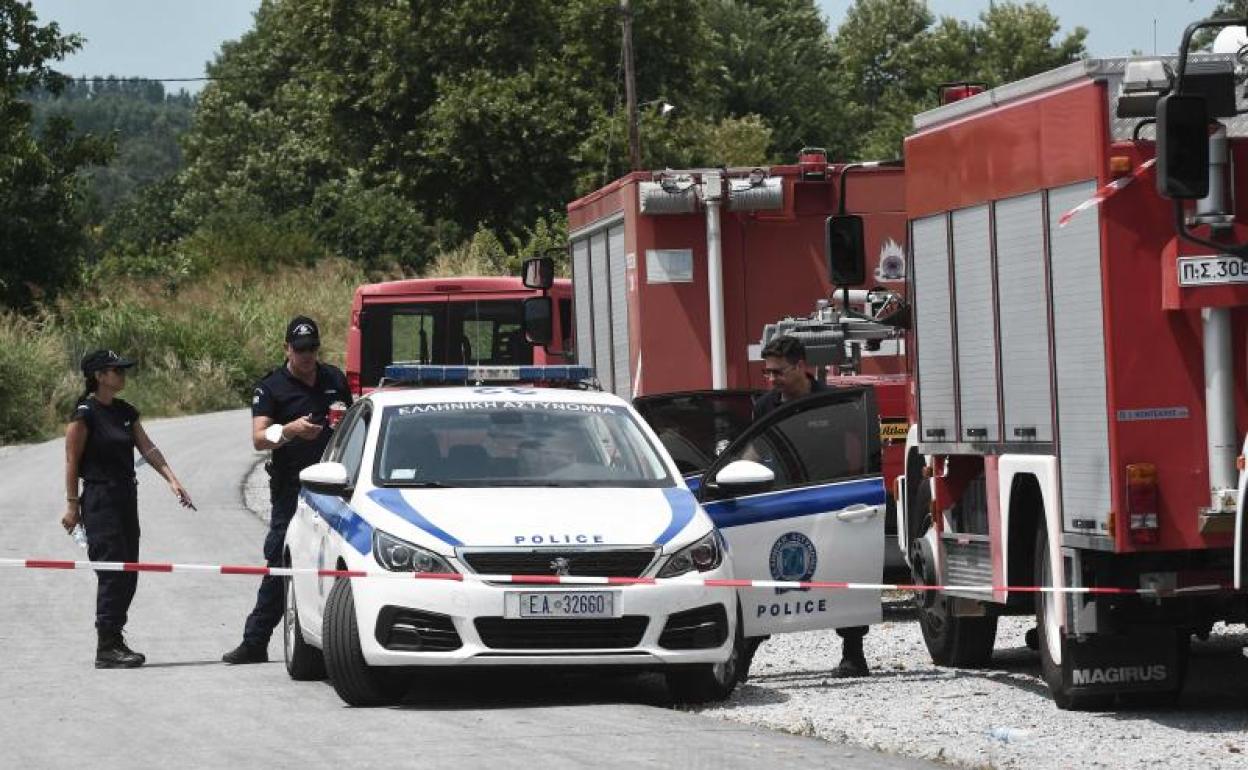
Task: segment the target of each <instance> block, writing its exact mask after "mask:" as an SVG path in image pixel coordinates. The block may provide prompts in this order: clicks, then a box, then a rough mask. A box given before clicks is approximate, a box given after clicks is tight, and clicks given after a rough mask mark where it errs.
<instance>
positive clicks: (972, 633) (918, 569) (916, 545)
mask: <svg viewBox="0 0 1248 770" xmlns="http://www.w3.org/2000/svg"><path fill="white" fill-rule="evenodd" d="M931 499H932V491H931V486H930V485H929V484H921V485H920V486H919V487H918V489H917V491H916V494H915V505H916V508H915V510H920V511H924V510H930V509H931ZM929 526H930V525H929ZM924 534H926V529H925V530H924V532H922V533H920V534H919V535H918V536H917V538H916V539H915V540H913V541H911V544H910V565H911V567H912V568H913V576H914V580H915V581H916V582H917V583H919V584H921V585H935V584H936V583H938V582H939V580H938V578H937V577H936V571H935V567H934V565H933V563H932V559H933V556H932V554H931V553H930V548H929V547H928V545H927V541H926V540H924V539H923V535H924ZM918 605H919V629H920V630H921V631H922V632H923V643H924V644H925V645H926V646H927V653H928V655H930V656H931V658H932V662H933V663H935V664H936V665H938V666H952V667H954V668H982V667H984V666H986V665H988V663H989V662H990V661H991V660H992V652H993V648H994V646H995V644H996V640H997V616H996V615H984V616H982V617H959V616H956V615H954V614H953V600H952V599H951V598H950V597H948V596H945V595H943V594H941V593H940V592H939V591H925V592H923V594H922V595H920V596H919V597H918Z"/></svg>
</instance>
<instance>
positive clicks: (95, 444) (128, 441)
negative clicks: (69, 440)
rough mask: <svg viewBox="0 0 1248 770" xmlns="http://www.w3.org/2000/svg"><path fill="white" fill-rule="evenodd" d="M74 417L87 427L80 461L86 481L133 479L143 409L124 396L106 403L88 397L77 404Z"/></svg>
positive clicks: (81, 472)
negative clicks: (136, 428)
mask: <svg viewBox="0 0 1248 770" xmlns="http://www.w3.org/2000/svg"><path fill="white" fill-rule="evenodd" d="M70 419H71V420H81V421H82V422H83V423H84V424H85V425H86V426H87V443H86V446H84V447H83V450H82V458H81V459H80V460H79V461H78V475H79V476H81V477H82V478H83V479H84V480H86V481H129V480H130V479H133V478H134V426H135V423H137V422H138V421H139V410H138V409H135V408H134V407H133V406H131V405H130V404H129V403H128V402H126V401H122V400H121V399H120V398H114V399H113V400H112V402H111V403H108V404H102V403H100V402H99V401H96V400H95V397H94V396H88V397H86V398H84V399H82V400H81V401H79V402H78V405H77V406H76V407H74V414H73V417H71V418H70Z"/></svg>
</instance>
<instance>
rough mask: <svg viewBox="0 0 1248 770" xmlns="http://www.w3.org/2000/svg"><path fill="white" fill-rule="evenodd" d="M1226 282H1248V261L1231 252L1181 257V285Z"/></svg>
mask: <svg viewBox="0 0 1248 770" xmlns="http://www.w3.org/2000/svg"><path fill="white" fill-rule="evenodd" d="M1225 283H1248V261H1245V260H1242V259H1240V258H1239V257H1234V256H1231V255H1230V254H1218V255H1216V256H1208V257H1180V258H1179V285H1180V286H1210V285H1217V284H1225Z"/></svg>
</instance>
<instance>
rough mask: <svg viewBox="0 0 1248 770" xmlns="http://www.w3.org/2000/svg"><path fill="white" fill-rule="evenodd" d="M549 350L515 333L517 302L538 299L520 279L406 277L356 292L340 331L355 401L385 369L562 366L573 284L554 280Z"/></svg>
mask: <svg viewBox="0 0 1248 770" xmlns="http://www.w3.org/2000/svg"><path fill="white" fill-rule="evenodd" d="M547 293H548V295H549V296H550V297H551V300H552V302H553V307H554V309H555V313H554V318H553V319H552V322H553V324H554V334H553V339H552V341H551V344H549V345H547V346H545V347H538V348H534V347H533V346H531V345H529V344H527V343H526V342H525V340H524V334H523V332H522V331H521V328H520V326H521V318H522V310H521V307H522V304H523V302H524V300H525V299H527V298H529V297H535V296H539V295H541V292H540V291H538V290H535V289H529V288H525V286H524V285H523V284H522V282H521V279H520V278H510V277H489V278H475V277H469V278H461V277H456V278H412V279H408V280H401V281H387V282H385V283H371V284H366V285H364V286H360V287H358V288H356V290H355V299H354V300H353V301H352V303H351V326H350V328H349V329H348V332H347V372H346V374H347V382H348V383H349V384H350V386H351V392H352V393H354V394H355V395H357V396H358V395H360V394H361V393H365V392H368V391H370V390H372V389H373V388H375V387H377V383H378V382H379V381H380V379H381V376H382V373H383V372H384V371H385V368H386V366H387V365H389V364H391V363H393V362H395V361H411V362H417V363H422V364H498V365H519V364H539V365H541V364H559V363H567V362H569V361H567V360H565V359H569V358H570V355H565V352H564V351H567V350H569V349H570V348H571V338H572V324H573V320H572V283H571V281H569V280H567V279H566V278H563V279H557V280H555V281H554V286H553V287H551V289H550V290H549V291H548V292H547Z"/></svg>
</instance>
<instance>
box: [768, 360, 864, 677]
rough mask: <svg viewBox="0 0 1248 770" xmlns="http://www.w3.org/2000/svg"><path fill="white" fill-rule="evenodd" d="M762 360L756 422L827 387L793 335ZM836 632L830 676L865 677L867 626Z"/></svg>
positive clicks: (842, 629) (839, 629) (837, 630)
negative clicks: (763, 381)
mask: <svg viewBox="0 0 1248 770" xmlns="http://www.w3.org/2000/svg"><path fill="white" fill-rule="evenodd" d="M763 362H764V363H763V367H764V368H763V374H764V375H765V376H766V377H767V378H768V379H770V380H771V391H770V392H768V393H767V394H766V395H763V396H760V397H759V399H758V400H757V401H755V402H754V419H755V421H757V420H759V419H761V418H762V417H763V416H764V415H766V414H769V413H771V412H772V411H774V410H776V409H778V408H779V407H780V405H781V404H787V403H789V402H791V401H796V400H798V399H800V398H805V397H806V396H809V395H811V394H814V393H820V392H823V391H825V390H827V389H828V386H827V384H826V383H824V382H822V381H820V380H818V379H816V378H815V377H813V376H811V374H810V372H809V371H808V370H807V365H806V346H805V345H803V344H802V341H801V340H799V339H796V338H795V337H789V336H781V337H776V338H775V339H773V340H772V341H771V342H769V343H767V345H766V347H764V348H763ZM836 633H837V635H838V636H840V637H841V662H840V663H839V664H838V665H837V667H836V668H835V669H833V670H832V675H833V676H834V677H837V678H844V677H859V676H868V675H869V674H870V673H871V669H870V668H869V667H868V666H867V658H866V655H865V654H863V651H862V640H863V638H864V637H865V636H866V635H867V626H850V627H847V628H838V629H836ZM763 639H765V637H763V638H760V639H758V640H757V641H755V642H754V643H753V646H752V647H751V649H750V652H749V655H750V657H751V658H753V656H754V652H755V651H756V650H757V649H758V646H759V645H760V644H762V642H763Z"/></svg>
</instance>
